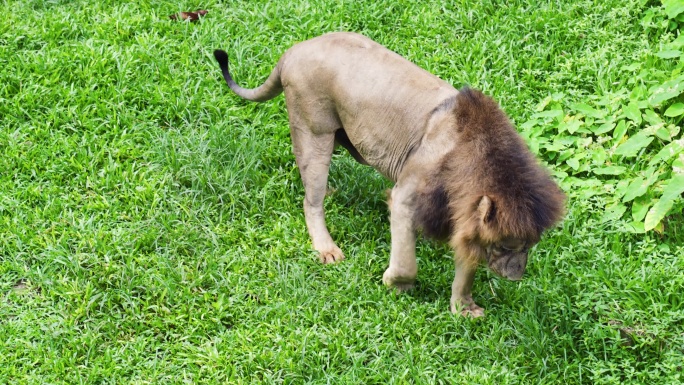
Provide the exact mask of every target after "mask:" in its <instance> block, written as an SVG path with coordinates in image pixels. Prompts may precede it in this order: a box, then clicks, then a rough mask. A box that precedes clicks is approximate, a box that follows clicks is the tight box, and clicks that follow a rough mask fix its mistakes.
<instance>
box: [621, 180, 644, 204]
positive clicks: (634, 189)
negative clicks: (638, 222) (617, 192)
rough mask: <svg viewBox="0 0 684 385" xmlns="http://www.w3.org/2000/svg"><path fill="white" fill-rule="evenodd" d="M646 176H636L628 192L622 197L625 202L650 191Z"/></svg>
mask: <svg viewBox="0 0 684 385" xmlns="http://www.w3.org/2000/svg"><path fill="white" fill-rule="evenodd" d="M645 182H646V178H643V177H636V178H634V179H633V180H632V183H630V184H629V186H628V187H627V192H626V193H625V196H624V197H622V201H623V202H629V201H631V200H632V199H634V198H636V197H639V196H642V195H644V194H645V193H646V191H648V185H647V184H646V183H645Z"/></svg>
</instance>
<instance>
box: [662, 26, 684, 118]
mask: <svg viewBox="0 0 684 385" xmlns="http://www.w3.org/2000/svg"><path fill="white" fill-rule="evenodd" d="M682 36H684V35H682ZM679 115H684V103H675V104H673V105H671V106H670V107H668V108H667V110H665V116H669V117H671V118H674V117H675V116H679Z"/></svg>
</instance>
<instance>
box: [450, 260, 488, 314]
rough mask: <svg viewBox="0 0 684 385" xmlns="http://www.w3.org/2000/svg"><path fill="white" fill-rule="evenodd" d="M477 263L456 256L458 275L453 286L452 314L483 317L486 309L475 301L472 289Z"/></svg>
mask: <svg viewBox="0 0 684 385" xmlns="http://www.w3.org/2000/svg"><path fill="white" fill-rule="evenodd" d="M476 270H477V263H474V262H472V261H465V260H462V259H460V258H459V256H458V255H457V256H456V275H455V277H454V282H453V283H452V284H451V312H452V313H454V314H459V313H460V314H461V315H463V316H466V317H473V318H477V317H482V316H484V309H483V308H481V307H480V306H478V305H477V304H476V303H475V301H473V295H472V288H473V280H474V279H475V271H476Z"/></svg>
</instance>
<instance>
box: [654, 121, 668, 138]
mask: <svg viewBox="0 0 684 385" xmlns="http://www.w3.org/2000/svg"><path fill="white" fill-rule="evenodd" d="M659 126H660V127H658V128H657V129H656V130H655V132H654V134H655V136H657V137H658V138H660V139H662V140H663V141H665V142H669V141H671V140H672V136H671V134H670V130H668V129H667V128H665V124H660V125H659Z"/></svg>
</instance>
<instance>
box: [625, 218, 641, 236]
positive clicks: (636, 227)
mask: <svg viewBox="0 0 684 385" xmlns="http://www.w3.org/2000/svg"><path fill="white" fill-rule="evenodd" d="M625 227H627V231H629V232H630V233H634V234H643V233H645V232H646V230H644V223H643V222H641V221H638V222H637V221H634V222H629V223H627V224H626V225H625Z"/></svg>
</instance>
